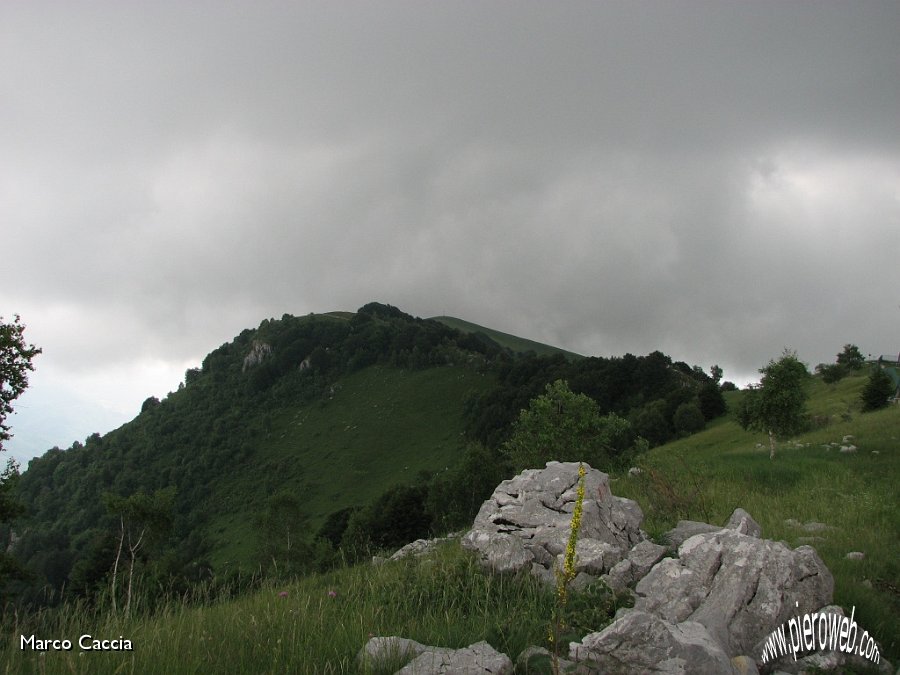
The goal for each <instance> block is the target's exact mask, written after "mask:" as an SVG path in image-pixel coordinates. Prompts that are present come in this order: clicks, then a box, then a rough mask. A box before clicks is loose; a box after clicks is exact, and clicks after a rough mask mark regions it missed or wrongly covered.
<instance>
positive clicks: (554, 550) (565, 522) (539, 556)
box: [462, 462, 644, 573]
mask: <svg viewBox="0 0 900 675" xmlns="http://www.w3.org/2000/svg"><path fill="white" fill-rule="evenodd" d="M584 466H585V469H586V473H585V498H584V502H583V504H582V517H581V530H580V532H579V537H578V547H579V552H580V553H582V554H583V555H584V559H583V562H582V563H580V564H581V565H582V568H581V569H583V570H585V571H587V570H588V569H590V570H592V571H593V572H594V573H600V572H602V571H606V570H608V569H610V568H611V567H613V566H614V565H615V564H616V563H617V562H618V561H619V560H621V558H622V557H623V556H624V555H625V553H626V552H627V551H628V550H629V549H631V547H632V546H634V545H635V544H637V543H639V542H640V541H642V540H643V538H644V536H643V534H642V532H641V530H640V525H641V521H642V520H643V514H642V513H641V509H640V507H639V506H638V505H637V503H636V502H634V501H632V500H630V499H623V498H620V497H614V496H613V495H612V493H611V492H610V489H609V476H608V475H607V474H605V473H603V472H602V471H598V470H597V469H592V468H591V467H590V466H588V465H587V464H585V465H584ZM577 490H578V463H576V462H565V463H562V462H548V463H547V467H546V468H544V469H529V470H526V471H523V472H522V473H520V474H519V475H518V476H516V477H515V478H512V479H511V480H505V481H503V482H502V483H501V484H500V485H498V486H497V488H496V489H495V490H494V493H493V494H492V495H491V498H490V499H488V500H487V501H485V502H484V503H483V504H482V505H481V509H480V510H479V512H478V515H477V516H476V517H475V522H474V523H473V525H472V529H471V530H470V531H469V532H468V533H467V534H466V535H465V536H464V537H463V539H462V545H463V547H465V548H467V549H470V550H474V551H477V552H478V554H479V556H480V558H481V562H482V564H483V565H484V566H485V567H487V568H489V569H491V570H493V571H495V572H517V571H519V570H521V569H528V570H532V572H533V571H534V568H533V565H534V564H538V565H541V566H543V567H545V568H547V569H548V570H549V569H552V567H553V565H554V564H555V563H556V560H557V556H559V555H560V554H562V553H564V552H565V549H566V544H567V542H568V539H569V530H570V527H571V522H572V513H573V511H574V509H575V501H576V498H577Z"/></svg>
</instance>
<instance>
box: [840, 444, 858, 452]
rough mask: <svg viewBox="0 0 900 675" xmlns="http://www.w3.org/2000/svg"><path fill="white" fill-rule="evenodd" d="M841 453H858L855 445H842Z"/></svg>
mask: <svg viewBox="0 0 900 675" xmlns="http://www.w3.org/2000/svg"><path fill="white" fill-rule="evenodd" d="M840 451H841V452H843V453H844V454H847V453H851V452H856V446H855V445H842V446H841V450H840Z"/></svg>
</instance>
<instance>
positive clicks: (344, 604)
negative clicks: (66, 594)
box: [0, 545, 553, 675]
mask: <svg viewBox="0 0 900 675" xmlns="http://www.w3.org/2000/svg"><path fill="white" fill-rule="evenodd" d="M477 567H478V566H477V563H476V562H475V560H474V559H473V558H472V556H471V555H470V554H468V553H466V552H465V551H463V550H462V549H461V548H460V547H459V546H458V545H450V546H444V547H443V549H442V550H440V551H439V552H438V554H437V555H436V556H435V557H434V558H433V559H432V560H430V561H429V562H427V563H419V562H417V561H401V562H399V563H389V564H385V565H381V566H378V567H372V566H369V565H360V566H356V567H351V568H343V569H340V570H338V571H335V572H332V573H329V574H319V575H313V576H310V577H306V578H303V579H300V580H298V581H296V582H295V583H293V584H289V585H284V586H267V587H265V588H264V589H263V590H261V591H260V592H258V593H255V594H253V595H251V596H247V597H244V598H240V599H238V600H233V601H230V602H223V603H214V604H212V605H211V606H207V607H189V606H187V605H185V604H183V603H178V602H172V603H169V604H168V605H167V606H166V608H165V610H164V611H162V612H161V613H159V614H157V615H156V616H153V617H149V618H137V619H133V620H130V621H125V620H118V621H117V620H113V619H110V618H108V617H102V616H101V617H96V616H93V615H91V614H90V613H89V612H87V611H86V610H84V609H83V608H72V607H68V608H66V609H64V610H63V611H62V612H60V613H57V614H52V615H51V614H47V615H45V616H43V617H35V618H33V619H31V620H30V621H29V622H28V623H27V625H26V624H23V625H20V626H17V627H14V628H13V629H12V630H9V631H7V635H6V640H5V641H4V642H5V649H3V650H2V651H0V655H2V656H3V657H4V658H5V662H6V666H5V670H3V669H0V672H8V673H91V674H92V675H93V674H94V673H98V674H100V673H207V672H223V673H225V672H227V673H284V672H297V673H355V672H360V670H361V669H360V667H359V665H358V664H357V662H356V654H357V653H358V652H359V650H360V649H361V648H362V646H363V645H364V644H365V643H366V641H367V640H368V639H369V638H370V637H372V636H375V635H379V636H388V635H400V636H403V637H408V638H412V639H414V640H417V641H419V642H422V643H425V644H434V645H441V646H447V647H464V646H466V645H469V644H472V643H473V642H478V641H480V640H483V639H485V637H487V638H488V640H489V641H490V642H491V644H493V645H494V646H495V647H497V648H498V649H500V650H501V651H505V652H506V653H510V654H513V655H516V654H518V653H519V652H520V651H522V650H523V649H524V648H525V647H527V646H528V645H530V644H535V643H538V642H540V641H541V640H542V637H543V636H545V634H546V628H547V622H546V617H548V616H549V615H550V611H551V610H550V608H551V605H552V603H553V594H552V592H551V591H549V590H548V589H545V588H542V587H540V586H539V585H538V583H537V582H536V581H534V580H532V579H530V578H528V577H508V576H493V575H488V574H484V573H482V572H480V571H479V570H478V568H477ZM331 592H333V593H334V595H333V596H332V595H331ZM37 630H39V631H42V634H43V636H45V637H56V638H62V637H66V638H68V639H70V640H72V641H73V642H75V641H77V638H78V637H79V636H80V635H81V634H82V633H84V632H90V633H91V634H93V635H94V636H101V635H102V636H105V637H117V636H119V635H124V636H126V637H127V638H128V639H130V640H131V641H132V643H133V646H134V651H132V652H106V653H90V652H81V651H80V650H79V649H78V647H77V645H76V646H75V648H74V649H73V650H72V651H71V652H48V653H46V654H39V653H35V652H31V651H25V652H23V651H21V650H20V649H19V646H20V644H19V641H20V635H22V634H24V635H26V637H27V636H28V635H31V634H32V632H34V631H37ZM4 652H5V653H4ZM393 665H394V666H396V667H394V668H393V669H391V670H388V671H386V672H394V671H395V670H396V669H397V668H399V665H402V664H393ZM379 672H380V671H379Z"/></svg>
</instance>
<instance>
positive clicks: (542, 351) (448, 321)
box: [432, 316, 583, 359]
mask: <svg viewBox="0 0 900 675" xmlns="http://www.w3.org/2000/svg"><path fill="white" fill-rule="evenodd" d="M432 320H434V321H440V322H441V323H442V324H444V325H446V326H450V328H455V329H456V330H458V331H462V332H463V333H482V334H483V335H487V336H488V337H489V338H490V339H491V340H493V341H494V342H496V343H497V344H498V345H500V346H501V347H506V348H507V349H510V350H511V351H513V352H515V353H517V354H524V353H526V352H534V353H535V354H537V355H538V356H553V355H554V354H562V355H564V356H565V357H566V358H567V359H580V358H583V357H582V356H581V354H576V353H575V352H570V351H566V350H565V349H560V348H559V347H553V346H552V345H546V344H544V343H542V342H535V341H534V340H528V339H526V338H521V337H518V336H516V335H510V334H509V333H502V332H500V331H498V330H494V329H492V328H485V327H484V326H479V325H478V324H477V323H472V322H470V321H464V320H463V319H457V318H455V317H452V316H435V317H432Z"/></svg>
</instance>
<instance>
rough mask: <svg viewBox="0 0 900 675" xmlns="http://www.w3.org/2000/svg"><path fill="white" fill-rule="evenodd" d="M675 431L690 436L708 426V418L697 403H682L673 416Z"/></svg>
mask: <svg viewBox="0 0 900 675" xmlns="http://www.w3.org/2000/svg"><path fill="white" fill-rule="evenodd" d="M672 424H673V425H674V426H675V431H676V432H677V433H678V434H680V435H682V436H690V435H691V434H693V433H696V432H698V431H701V430H702V429H703V427H705V426H706V418H705V417H704V415H703V412H702V411H701V410H700V406H698V405H697V404H696V403H693V402H688V403H682V404H681V405H680V406H678V410H676V411H675V416H674V417H673V418H672Z"/></svg>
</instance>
